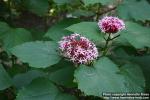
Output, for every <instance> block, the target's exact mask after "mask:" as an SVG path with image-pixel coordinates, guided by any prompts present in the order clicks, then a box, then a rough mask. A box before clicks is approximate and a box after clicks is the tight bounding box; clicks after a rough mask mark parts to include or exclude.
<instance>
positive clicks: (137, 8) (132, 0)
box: [117, 0, 150, 21]
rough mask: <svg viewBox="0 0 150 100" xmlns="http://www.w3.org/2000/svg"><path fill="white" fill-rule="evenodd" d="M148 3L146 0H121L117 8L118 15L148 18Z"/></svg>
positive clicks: (130, 17)
mask: <svg viewBox="0 0 150 100" xmlns="http://www.w3.org/2000/svg"><path fill="white" fill-rule="evenodd" d="M149 9H150V4H149V3H148V2H147V1H146V0H139V1H137V0H123V3H122V4H121V5H119V7H118V8H117V11H118V15H119V17H121V18H123V19H132V18H134V19H135V20H142V21H145V20H149V19H150V12H149Z"/></svg>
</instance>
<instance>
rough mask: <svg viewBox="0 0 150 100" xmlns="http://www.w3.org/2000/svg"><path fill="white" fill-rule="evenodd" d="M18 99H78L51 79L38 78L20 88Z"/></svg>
mask: <svg viewBox="0 0 150 100" xmlns="http://www.w3.org/2000/svg"><path fill="white" fill-rule="evenodd" d="M16 100H76V98H75V97H74V96H71V95H67V94H63V93H61V92H60V91H59V90H58V89H57V87H56V86H55V85H53V84H52V83H51V82H50V81H49V80H47V79H44V78H38V79H35V80H33V82H32V83H31V84H29V85H28V86H27V87H25V88H23V89H22V90H20V91H19V93H18V95H17V98H16Z"/></svg>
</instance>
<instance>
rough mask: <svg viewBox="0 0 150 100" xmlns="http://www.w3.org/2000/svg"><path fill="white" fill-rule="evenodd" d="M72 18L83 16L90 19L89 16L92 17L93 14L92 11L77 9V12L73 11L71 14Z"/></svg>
mask: <svg viewBox="0 0 150 100" xmlns="http://www.w3.org/2000/svg"><path fill="white" fill-rule="evenodd" d="M72 15H73V16H77V17H81V16H85V17H90V16H93V15H94V13H93V12H92V11H87V10H82V9H78V10H75V11H74V12H73V13H72Z"/></svg>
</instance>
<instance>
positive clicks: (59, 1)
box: [53, 0, 76, 5]
mask: <svg viewBox="0 0 150 100" xmlns="http://www.w3.org/2000/svg"><path fill="white" fill-rule="evenodd" d="M53 1H54V2H55V3H57V4H58V5H63V4H68V3H72V2H74V1H76V0H53Z"/></svg>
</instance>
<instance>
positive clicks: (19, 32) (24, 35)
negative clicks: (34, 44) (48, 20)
mask: <svg viewBox="0 0 150 100" xmlns="http://www.w3.org/2000/svg"><path fill="white" fill-rule="evenodd" d="M0 38H1V39H2V41H3V45H4V48H5V49H6V50H9V49H10V48H12V47H14V46H16V45H19V44H22V43H24V42H28V41H31V40H32V36H31V33H30V32H29V31H27V30H25V29H23V28H16V29H10V30H8V31H7V32H5V33H4V34H3V35H2V36H1V37H0Z"/></svg>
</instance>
